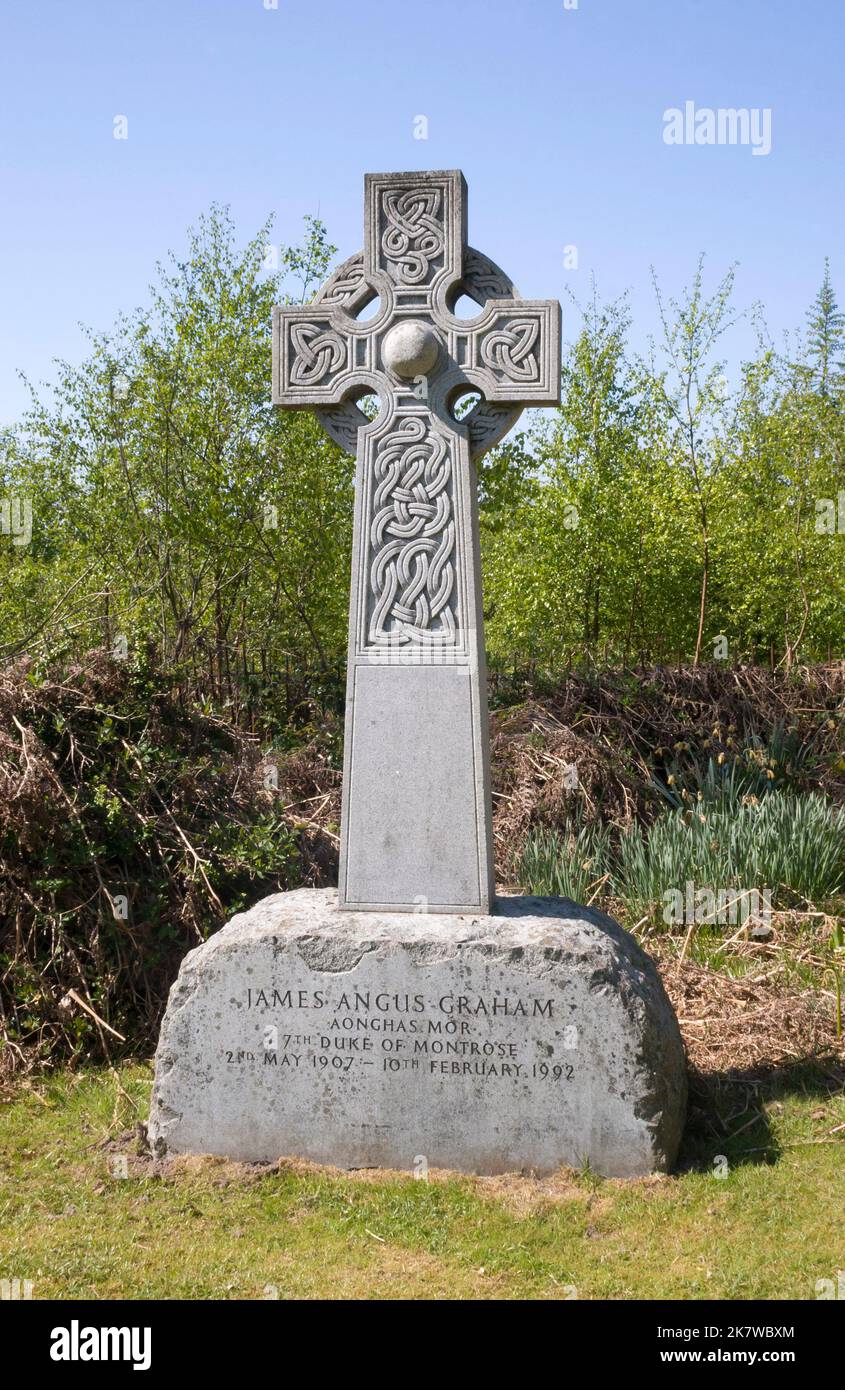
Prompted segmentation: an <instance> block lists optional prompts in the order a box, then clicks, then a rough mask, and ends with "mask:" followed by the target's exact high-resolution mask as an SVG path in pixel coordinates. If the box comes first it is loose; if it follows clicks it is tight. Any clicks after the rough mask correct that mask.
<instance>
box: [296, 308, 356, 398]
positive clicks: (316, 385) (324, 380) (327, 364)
mask: <svg viewBox="0 0 845 1390" xmlns="http://www.w3.org/2000/svg"><path fill="white" fill-rule="evenodd" d="M355 326H356V325H355V321H354V319H350V318H349V317H348V315H346V314H345V313H344V312H343V310H342V309H339V308H337V307H336V306H332V307H330V308H326V307H323V306H322V305H320V304H319V303H316V304H309V305H302V306H299V305H297V306H295V307H292V308H288V307H287V306H286V305H277V306H276V308H275V309H274V310H273V404H274V405H280V406H285V407H287V408H288V409H297V408H300V409H301V408H305V407H308V406H321V405H322V406H331V405H338V404H339V403H340V402H341V401H342V400H343V398H344V396H346V395H347V394H348V393H349V391H350V390H351V388H352V387H353V386H356V385H359V386H361V387H362V388H366V387H368V386H371V385H372V381H371V377H370V373H371V370H372V357H373V348H372V335H371V334H369V333H363V332H355Z"/></svg>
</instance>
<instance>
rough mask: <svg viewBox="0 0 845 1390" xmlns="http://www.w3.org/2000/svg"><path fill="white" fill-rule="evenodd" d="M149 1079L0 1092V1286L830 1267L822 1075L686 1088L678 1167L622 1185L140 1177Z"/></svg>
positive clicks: (568, 1291)
mask: <svg viewBox="0 0 845 1390" xmlns="http://www.w3.org/2000/svg"><path fill="white" fill-rule="evenodd" d="M150 1084H151V1073H150V1071H149V1069H148V1068H145V1067H140V1066H126V1067H123V1068H121V1069H120V1071H119V1072H115V1071H113V1072H109V1071H107V1070H102V1071H98V1072H88V1073H79V1074H76V1075H69V1074H64V1075H62V1076H57V1077H56V1078H54V1079H52V1080H49V1081H38V1082H32V1083H27V1084H24V1085H20V1086H18V1087H17V1089H16V1090H15V1091H13V1092H12V1093H11V1094H10V1095H9V1096H7V1098H6V1101H5V1103H4V1104H3V1105H2V1108H0V1277H2V1278H19V1279H21V1280H31V1281H32V1283H33V1286H34V1288H33V1297H34V1298H118V1297H128V1298H142V1297H150V1298H215V1299H216V1298H244V1299H260V1298H267V1297H275V1296H278V1297H280V1298H338V1297H340V1298H472V1299H475V1298H544V1299H546V1298H548V1299H562V1298H567V1297H575V1296H577V1297H578V1298H582V1299H583V1298H652V1297H665V1298H676V1299H690V1298H691V1299H699V1298H726V1299H727V1298H735V1299H744V1298H789V1299H814V1298H816V1297H817V1288H816V1282H817V1280H823V1279H831V1278H833V1279H835V1277H836V1271H837V1270H839V1269H845V1182H844V1181H843V1176H844V1175H845V1094H843V1088H842V1081H841V1074H840V1073H834V1072H832V1071H830V1070H828V1071H827V1072H825V1071H823V1070H821V1069H819V1068H818V1067H811V1066H808V1065H806V1064H804V1065H798V1066H796V1067H795V1068H794V1069H793V1070H791V1071H782V1072H781V1073H779V1074H778V1076H777V1077H776V1078H775V1079H772V1080H770V1081H766V1082H762V1083H761V1082H760V1081H757V1082H756V1083H745V1084H743V1083H740V1082H736V1083H733V1084H730V1085H725V1084H720V1085H719V1086H718V1088H716V1089H713V1090H711V1091H708V1090H707V1089H706V1088H705V1089H704V1090H702V1089H701V1088H700V1087H699V1089H698V1091H697V1092H696V1091H695V1090H694V1104H693V1107H692V1112H691V1123H690V1126H689V1128H688V1134H687V1138H686V1140H685V1145H684V1150H683V1152H682V1160H681V1168H680V1171H679V1174H678V1175H677V1176H675V1177H669V1178H660V1179H652V1180H648V1181H640V1182H627V1183H623V1182H617V1181H602V1180H600V1179H597V1178H595V1177H594V1176H592V1175H590V1174H588V1173H584V1174H573V1173H561V1174H558V1175H556V1176H555V1177H554V1178H551V1179H546V1180H537V1179H532V1178H527V1177H520V1176H510V1177H507V1178H497V1179H479V1178H458V1177H455V1176H454V1175H449V1174H435V1175H433V1177H432V1179H431V1181H429V1182H427V1183H426V1182H416V1181H414V1180H413V1179H412V1178H410V1177H407V1176H404V1175H399V1174H391V1173H380V1174H378V1175H375V1174H372V1173H369V1174H353V1175H341V1174H338V1173H335V1172H332V1171H327V1170H320V1169H316V1168H311V1167H309V1166H307V1165H304V1164H300V1163H284V1162H283V1163H281V1164H279V1165H275V1166H273V1167H270V1168H260V1167H245V1166H243V1165H235V1164H230V1163H225V1162H222V1161H216V1160H209V1159H203V1160H180V1161H179V1162H175V1163H172V1164H170V1165H165V1166H161V1165H158V1166H156V1165H154V1164H153V1163H152V1162H151V1161H150V1160H149V1158H145V1157H143V1156H142V1155H141V1154H140V1153H139V1145H138V1142H137V1140H136V1139H135V1138H134V1137H133V1129H134V1126H135V1125H136V1124H137V1122H138V1121H139V1120H142V1119H143V1118H144V1117H145V1116H146V1112H147V1103H148V1097H149V1089H150ZM696 1097H697V1098H696ZM720 1154H721V1155H724V1156H725V1157H726V1159H727V1165H722V1164H719V1163H718V1162H717V1161H716V1160H717V1156H718V1155H720ZM124 1160H125V1162H124ZM725 1166H726V1176H724V1177H721V1178H720V1177H718V1176H716V1173H717V1172H718V1171H721V1170H723V1169H724V1168H725ZM121 1172H126V1174H127V1176H120V1174H121Z"/></svg>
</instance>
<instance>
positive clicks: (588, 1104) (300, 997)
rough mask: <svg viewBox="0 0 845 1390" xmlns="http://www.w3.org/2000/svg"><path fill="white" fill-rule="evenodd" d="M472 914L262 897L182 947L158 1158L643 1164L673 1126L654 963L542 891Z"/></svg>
mask: <svg viewBox="0 0 845 1390" xmlns="http://www.w3.org/2000/svg"><path fill="white" fill-rule="evenodd" d="M496 908H497V910H496V914H495V915H494V916H484V915H481V916H472V915H467V916H454V915H449V916H439V915H435V914H422V913H421V914H418V915H416V914H406V913H383V912H360V913H358V912H356V913H347V912H343V911H339V910H338V907H337V896H336V894H335V893H334V892H332V891H315V890H301V891H298V892H294V893H279V894H276V895H274V896H273V897H269V898H265V899H264V900H263V901H262V902H259V903H258V904H257V905H256V906H255V907H254V908H252V909H251V911H249V912H245V913H243V914H241V915H240V916H237V917H234V918H233V919H232V921H231V922H230V923H229V924H228V926H226V927H224V928H223V930H222V931H220V932H218V933H217V934H216V935H215V936H213V937H212V938H211V940H209V941H208V942H207V943H206V944H205V945H203V946H200V947H198V948H197V949H196V950H194V951H192V952H191V953H190V954H189V955H188V956H187V957H186V959H185V961H184V963H183V965H182V969H181V972H180V974H179V978H178V980H177V981H176V984H175V985H174V986H173V989H172V990H171V994H170V1000H169V1003H168V1006H167V1013H166V1016H165V1020H164V1024H163V1027H162V1031H161V1038H160V1041H159V1046H158V1052H157V1055H156V1079H155V1088H154V1091H153V1101H152V1112H151V1116H150V1124H149V1134H150V1140H151V1143H152V1145H153V1148H154V1151H155V1152H156V1153H158V1154H161V1155H163V1154H165V1153H167V1152H171V1153H210V1154H222V1155H225V1156H226V1157H229V1158H233V1159H240V1160H245V1161H273V1160H275V1159H277V1158H280V1157H282V1156H298V1157H301V1158H306V1159H311V1160H314V1161H316V1162H318V1163H328V1164H334V1165H336V1166H339V1167H343V1168H364V1167H385V1168H404V1169H416V1170H417V1171H424V1170H425V1168H426V1167H431V1168H454V1169H459V1170H462V1171H465V1172H474V1173H502V1172H511V1171H514V1170H533V1171H536V1172H550V1171H553V1170H555V1169H556V1168H558V1167H560V1166H561V1165H569V1166H572V1167H576V1168H578V1167H581V1166H582V1165H583V1164H585V1163H589V1164H590V1166H591V1168H592V1169H593V1170H594V1171H595V1172H597V1173H600V1174H603V1175H605V1176H608V1177H634V1176H638V1175H642V1174H647V1173H652V1172H658V1171H665V1170H667V1169H668V1168H669V1167H670V1166H671V1165H672V1163H673V1162H674V1159H675V1155H676V1152H677V1148H678V1142H679V1139H680V1135H681V1130H682V1127H683V1119H684V1109H685V1102H686V1071H685V1063H684V1051H683V1045H682V1043H681V1037H680V1033H679V1030H678V1024H677V1021H676V1019H675V1015H674V1013H673V1012H672V1008H671V1006H670V1004H669V1001H668V999H667V997H666V994H665V992H664V990H663V986H662V984H661V981H660V978H659V976H658V974H657V971H656V969H655V967H654V964H653V963H652V961H651V960H650V959H649V957H648V956H646V955H645V954H644V952H643V951H642V950H641V949H640V948H639V946H638V945H637V944H636V942H635V941H634V939H633V938H632V937H631V936H629V935H628V933H627V932H625V931H623V930H622V928H621V927H620V926H618V924H617V923H616V922H614V921H613V920H612V919H611V918H609V917H606V916H604V914H602V913H600V912H595V911H593V910H591V909H589V908H585V907H579V906H577V904H575V903H573V902H570V901H568V900H567V899H564V898H521V897H520V898H516V897H515V898H499V899H498V900H497V904H496Z"/></svg>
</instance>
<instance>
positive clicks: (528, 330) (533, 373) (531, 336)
mask: <svg viewBox="0 0 845 1390" xmlns="http://www.w3.org/2000/svg"><path fill="white" fill-rule="evenodd" d="M539 337H540V325H539V323H538V322H537V320H536V319H513V320H512V322H511V323H509V324H508V325H507V326H506V327H504V328H500V329H497V330H496V331H495V332H493V333H488V335H487V337H486V338H485V339H484V342H483V343H482V344H481V357H482V360H483V361H484V362H485V363H486V364H487V366H488V367H492V368H493V370H494V371H496V372H502V373H503V374H504V375H505V376H506V377H507V378H508V379H509V380H511V381H536V380H537V377H538V376H539V368H538V363H537V357H536V354H535V347H536V345H537V342H538V340H539Z"/></svg>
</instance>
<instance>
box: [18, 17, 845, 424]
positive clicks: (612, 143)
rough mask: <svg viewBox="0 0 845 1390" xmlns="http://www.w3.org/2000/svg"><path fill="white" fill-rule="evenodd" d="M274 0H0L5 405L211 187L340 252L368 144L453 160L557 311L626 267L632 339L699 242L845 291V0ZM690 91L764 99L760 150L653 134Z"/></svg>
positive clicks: (799, 297)
mask: <svg viewBox="0 0 845 1390" xmlns="http://www.w3.org/2000/svg"><path fill="white" fill-rule="evenodd" d="M272 3H273V0H3V6H2V18H0V54H2V82H0V188H2V195H3V197H2V204H3V216H2V219H0V314H1V315H2V333H0V424H2V423H9V422H11V421H12V420H13V419H14V418H16V417H17V416H18V415H19V414H20V412H21V411H22V409H23V407H24V405H25V401H26V394H25V391H24V388H23V386H22V385H21V384H20V382H19V381H18V378H17V376H16V371H17V369H19V368H20V369H23V370H24V371H25V372H26V373H27V374H28V375H29V376H30V377H32V378H33V379H34V380H36V381H39V380H49V379H50V378H51V376H52V367H51V359H52V358H54V357H66V358H68V359H70V360H71V361H73V360H77V359H79V358H80V357H81V356H82V355H83V353H84V351H85V340H84V338H83V336H82V334H81V332H80V330H79V327H78V325H79V323H80V322H84V323H87V324H90V325H91V326H92V327H95V328H97V329H101V328H106V327H108V326H109V325H110V324H111V323H112V322H113V320H114V319H115V317H116V316H117V314H118V313H119V312H120V311H122V310H126V311H128V310H131V309H132V308H134V307H135V306H136V305H137V304H139V303H142V302H144V301H145V299H146V293H147V286H148V284H149V282H150V281H151V279H152V278H153V273H154V265H155V262H156V260H158V259H160V258H162V257H163V256H164V255H165V253H166V251H167V250H168V249H169V248H173V249H176V250H178V249H179V248H181V247H182V246H183V245H184V243H185V230H186V228H187V227H188V225H189V224H191V223H192V222H193V221H194V220H195V219H196V217H197V216H198V215H199V213H200V212H202V211H203V210H205V209H206V208H207V207H208V205H209V204H210V203H211V202H212V201H214V200H217V201H222V202H228V203H229V204H230V205H231V207H232V211H233V214H234V217H235V221H236V224H237V226H238V228H239V230H240V231H241V232H242V233H243V236H244V238H246V236H247V235H248V234H251V233H253V232H254V231H255V230H256V229H257V228H258V226H259V225H260V224H261V223H262V222H263V220H264V219H265V217H266V216H267V215H268V213H274V214H275V216H276V236H277V239H279V240H285V241H289V240H297V239H298V237H299V235H300V231H301V226H302V217H303V215H304V214H305V213H309V212H312V213H313V212H319V215H320V216H321V217H322V218H323V219H324V221H325V222H326V223H327V225H328V229H329V233H330V236H331V238H332V240H333V241H334V242H335V243H336V244H337V245H338V246H339V248H340V250H341V253H342V254H343V255H344V256H346V255H349V254H351V253H352V252H353V251H355V250H357V249H358V248H359V246H360V245H361V243H362V240H363V236H362V187H363V175H364V172H365V171H367V170H374V171H376V170H393V169H396V170H400V169H415V168H433V169H437V168H455V167H459V168H462V169H463V171H464V173H465V174H466V177H467V180H468V182H469V189H470V204H469V218H470V240H471V242H472V243H473V244H474V245H476V246H478V247H479V248H480V249H481V250H483V251H485V252H486V253H487V254H488V255H490V256H492V257H493V258H494V259H495V260H497V261H498V262H500V264H502V265H503V266H504V268H505V269H506V270H507V271H508V272H509V273H510V275H511V276H512V277H513V279H514V281H515V283H516V284H517V285H518V287H519V289H520V290H521V292H522V293H523V294H525V295H531V296H541V297H545V296H551V295H557V296H558V297H559V298H561V299H562V300H564V311H565V328H566V327H570V328H571V327H572V326H573V324H574V315H573V311H572V309H571V308H570V307H569V306H568V304H567V302H566V299H565V295H566V292H567V290H572V291H573V292H574V293H575V294H576V296H578V298H579V299H584V298H586V297H587V296H588V294H589V285H590V273H591V271H592V272H595V274H596V277H597V280H598V284H599V290H600V292H601V293H602V294H603V295H604V296H606V297H613V296H616V295H618V294H619V293H621V292H622V291H623V290H625V289H626V288H630V289H631V291H632V308H633V310H634V315H635V330H636V339H637V343H638V344H640V343H641V342H642V341H643V339H644V337H645V335H646V333H647V332H649V331H651V330H652V329H654V327H655V314H654V308H653V303H652V296H651V291H650V286H649V266H650V265H651V264H652V263H654V265H655V266H656V268H657V270H658V273H659V276H660V279H661V282H662V284H663V285H664V286H665V288H666V290H667V291H668V292H674V291H678V290H679V289H680V288H681V287H682V285H683V284H684V283H686V282H687V281H688V280H689V278H690V276H691V274H692V272H693V270H694V266H695V261H696V257H697V255H698V252H699V251H706V252H707V255H708V266H709V277H710V282H711V283H712V282H714V281H715V278H716V277H717V275H718V274H719V273H721V272H723V271H724V270H725V269H726V268H727V266H728V265H729V264H730V263H731V262H732V261H735V260H736V261H739V262H740V270H739V275H738V281H737V299H738V302H739V303H740V304H741V305H747V304H751V303H752V302H753V301H755V300H762V301H763V303H764V304H765V306H766V309H767V317H768V320H769V323H770V325H771V328H772V330H773V332H774V333H775V335H777V334H779V333H780V331H781V330H782V329H784V328H790V327H794V326H796V325H800V324H801V322H802V321H803V315H804V312H805V309H806V307H807V304H808V302H809V301H810V300H811V299H812V297H813V295H814V293H815V291H816V289H817V287H818V284H819V282H820V279H821V276H822V273H823V262H824V257H825V255H829V256H830V257H831V263H832V273H833V278H834V283H835V284H836V286H837V288H838V290H839V294H840V299H841V300H843V301H845V245H843V242H844V241H845V236H843V226H845V216H843V213H845V179H843V158H842V151H843V148H845V130H843V125H845V121H843V108H845V99H843V79H842V55H843V51H845V5H843V4H841V3H840V0H639V2H638V0H578V3H577V8H570V9H568V8H566V5H565V3H564V0H426V3H404V4H403V3H402V2H401V0H323V3H319V4H318V3H313V0H312V3H306V0H278V4H277V7H276V8H272ZM569 3H570V4H572V3H573V0H569ZM686 101H693V102H694V103H695V104H696V107H697V108H702V107H708V108H713V109H717V108H719V107H733V108H747V109H749V110H751V109H757V110H763V109H770V110H771V113H772V115H771V119H772V150H771V153H770V154H768V155H767V156H765V157H760V156H756V155H754V154H753V152H752V149H751V148H750V147H748V146H734V147H730V146H691V147H688V146H680V147H672V146H669V145H667V144H666V143H665V142H664V139H663V131H664V122H663V113H664V112H665V111H666V110H667V109H669V108H672V107H683V105H684V103H685V102H686ZM420 115H424V116H426V117H427V119H428V123H429V124H428V132H429V138H428V139H427V140H417V139H414V120H415V117H417V116H420ZM116 116H125V117H126V119H127V121H128V139H126V140H116V139H114V136H113V130H114V120H115V117H116ZM566 246H576V247H577V249H578V266H579V268H578V270H577V271H574V270H571V269H570V270H567V269H566V268H565V266H564V248H565V247H566ZM752 342H753V337H752V334H751V331H750V329H749V330H745V329H739V330H738V331H737V333H736V335H735V337H734V339H733V341H732V343H731V344H729V345H728V349H729V351H731V352H732V353H734V354H739V353H741V352H742V351H744V350H745V349H750V347H751V345H752ZM268 390H269V383H268Z"/></svg>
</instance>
